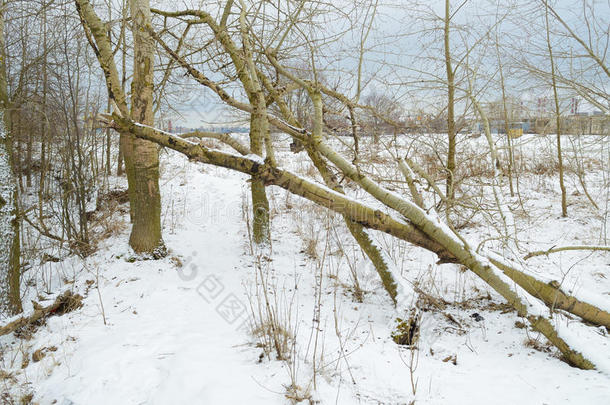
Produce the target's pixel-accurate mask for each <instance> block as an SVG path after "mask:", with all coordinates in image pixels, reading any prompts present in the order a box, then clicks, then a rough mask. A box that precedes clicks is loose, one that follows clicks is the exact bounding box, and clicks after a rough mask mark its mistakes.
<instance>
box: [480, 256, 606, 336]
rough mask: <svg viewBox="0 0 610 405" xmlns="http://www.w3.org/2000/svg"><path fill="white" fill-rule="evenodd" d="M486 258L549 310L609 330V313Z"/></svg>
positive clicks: (502, 262)
mask: <svg viewBox="0 0 610 405" xmlns="http://www.w3.org/2000/svg"><path fill="white" fill-rule="evenodd" d="M487 258H488V259H489V261H490V262H492V263H493V265H494V266H496V267H497V268H499V269H500V270H502V272H504V274H506V275H507V276H508V277H510V279H511V280H513V281H514V282H515V283H517V284H518V285H519V286H520V287H521V288H523V289H524V290H525V291H527V292H528V293H529V294H531V295H533V296H534V297H537V298H539V299H541V300H542V301H543V302H544V303H545V304H546V305H547V306H548V307H549V308H551V309H561V310H564V311H566V312H569V313H571V314H574V315H577V316H579V317H581V318H582V319H584V320H585V321H587V322H590V323H593V324H595V325H599V326H605V327H606V328H608V329H610V313H608V312H606V311H604V310H603V309H600V308H598V307H596V306H594V305H591V304H589V303H587V302H583V301H580V300H579V299H577V298H575V297H572V296H570V295H568V294H566V293H565V292H563V291H562V290H561V288H560V286H559V285H558V283H557V284H555V283H553V282H550V283H545V282H543V281H540V280H538V279H536V278H535V277H533V276H531V275H529V274H526V273H524V272H522V271H520V270H517V269H516V268H515V267H514V266H512V265H510V264H509V263H507V262H506V260H503V259H501V258H499V257H496V256H495V255H492V254H488V255H487Z"/></svg>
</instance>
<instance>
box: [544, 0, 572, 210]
mask: <svg viewBox="0 0 610 405" xmlns="http://www.w3.org/2000/svg"><path fill="white" fill-rule="evenodd" d="M545 4H546V3H545ZM544 16H545V21H546V44H547V47H548V51H549V59H550V62H551V84H552V87H553V100H554V102H555V122H556V125H557V163H558V166H559V189H560V190H561V216H562V217H567V216H568V203H567V191H566V186H565V184H564V181H563V156H562V153H561V109H560V107H559V95H558V94H557V77H556V76H555V58H554V57H553V46H552V45H551V34H550V31H551V28H550V27H549V9H548V7H546V8H545V14H544Z"/></svg>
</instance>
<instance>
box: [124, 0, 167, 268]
mask: <svg viewBox="0 0 610 405" xmlns="http://www.w3.org/2000/svg"><path fill="white" fill-rule="evenodd" d="M131 17H132V21H133V36H134V73H133V82H132V85H131V116H132V118H133V119H134V120H135V121H136V122H139V123H140V124H144V125H151V126H152V125H154V113H153V67H154V46H155V44H154V40H153V39H152V38H151V37H150V35H149V34H148V32H147V30H146V29H145V28H144V27H145V26H147V25H150V21H151V16H150V2H149V0H131ZM121 144H122V146H123V156H124V158H125V167H126V168H127V180H128V182H129V189H130V205H131V213H132V220H133V226H132V229H131V236H130V238H129V244H130V245H131V247H132V248H133V250H134V251H135V252H136V253H143V254H149V255H152V256H153V257H160V256H164V254H165V247H164V243H163V239H162V238H161V194H160V192H159V151H158V148H157V145H156V144H154V143H152V142H149V141H146V140H143V139H137V138H135V137H133V135H127V134H123V135H122V141H121Z"/></svg>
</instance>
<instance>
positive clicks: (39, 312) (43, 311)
mask: <svg viewBox="0 0 610 405" xmlns="http://www.w3.org/2000/svg"><path fill="white" fill-rule="evenodd" d="M82 299H83V297H81V296H80V295H78V294H74V293H72V291H70V290H68V291H65V292H64V293H62V294H61V295H60V296H59V297H57V298H56V299H55V302H53V303H52V304H51V305H49V306H47V307H42V306H40V305H39V304H36V303H35V304H34V312H33V313H32V314H31V315H29V316H22V317H19V318H17V319H16V320H14V321H12V322H10V323H8V324H7V325H4V326H2V327H0V336H3V335H7V334H9V333H11V332H14V331H16V330H17V329H19V328H22V327H24V326H27V325H32V324H34V323H36V322H39V321H41V320H43V319H45V318H48V317H49V316H52V315H63V314H65V313H67V312H71V311H74V310H75V309H78V308H80V307H81V306H82V305H83V304H82V302H81V301H82Z"/></svg>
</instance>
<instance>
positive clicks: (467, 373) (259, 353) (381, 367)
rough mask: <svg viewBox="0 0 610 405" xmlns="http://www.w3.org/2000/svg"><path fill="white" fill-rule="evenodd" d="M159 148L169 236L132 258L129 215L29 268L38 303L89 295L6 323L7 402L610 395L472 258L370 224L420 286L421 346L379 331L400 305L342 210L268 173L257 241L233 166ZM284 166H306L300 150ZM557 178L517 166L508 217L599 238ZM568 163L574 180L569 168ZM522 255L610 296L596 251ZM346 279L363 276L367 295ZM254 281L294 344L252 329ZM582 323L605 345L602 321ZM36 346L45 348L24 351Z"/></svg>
mask: <svg viewBox="0 0 610 405" xmlns="http://www.w3.org/2000/svg"><path fill="white" fill-rule="evenodd" d="M477 141H478V140H477ZM523 142H529V143H525V144H524V145H525V146H522V149H523V150H524V152H523V153H524V154H525V153H527V151H528V150H529V149H528V148H529V147H530V146H531V142H536V140H533V141H530V140H528V139H527V138H523ZM527 145H530V146H527ZM606 148H607V146H606ZM539 151H540V146H536V151H533V150H530V152H529V154H528V156H529V157H528V159H529V158H533V157H534V156H539V157H541V152H539ZM549 153H552V150H551V151H550V152H549ZM299 156H300V155H299ZM602 156H603V151H602ZM541 159H542V157H541ZM162 162H163V172H162V196H163V207H164V209H163V214H162V215H163V216H162V220H163V225H164V239H165V242H166V244H167V246H168V248H169V249H170V254H169V255H168V257H166V258H165V259H163V260H158V261H134V260H133V256H132V255H131V253H130V252H129V249H128V246H127V239H128V231H129V230H128V227H123V230H122V231H121V232H120V233H119V234H117V235H115V236H113V237H111V238H109V239H106V240H104V241H102V242H101V243H100V248H99V250H98V251H97V252H96V253H95V254H93V255H92V256H90V257H88V258H87V259H86V260H80V259H77V258H74V257H70V258H66V259H65V260H63V261H61V262H59V263H52V262H49V263H45V264H44V265H42V266H39V267H35V268H33V269H32V270H30V271H29V273H28V274H27V276H26V278H27V279H28V280H30V281H29V283H27V284H28V285H30V287H28V289H27V291H26V294H27V295H28V298H31V299H36V300H37V301H39V302H41V304H43V305H48V304H49V303H50V302H52V300H53V299H54V298H55V296H57V295H58V294H59V293H61V292H62V291H64V290H66V289H72V290H74V291H75V292H78V293H80V294H82V295H83V296H84V297H85V298H84V301H83V302H84V306H83V308H81V309H79V310H77V311H75V312H71V313H68V314H65V315H63V316H56V317H51V318H49V319H48V320H47V322H46V324H45V325H43V326H41V327H40V328H39V329H38V331H37V332H36V333H35V334H34V335H33V336H32V338H31V339H19V338H16V337H14V336H12V335H11V336H4V337H2V338H1V339H0V345H1V347H2V359H1V360H2V361H1V363H0V366H1V369H2V377H3V378H2V380H3V391H4V396H3V397H4V398H5V399H6V401H7V403H11V402H10V399H9V398H19V397H20V396H25V395H27V394H29V393H31V394H33V402H34V403H39V404H75V405H95V404H104V405H105V404H126V405H127V404H244V403H248V404H285V403H291V401H296V400H299V399H303V400H304V402H303V403H308V401H310V402H311V403H321V404H409V403H412V401H414V400H415V403H417V404H462V403H470V404H488V403H494V404H514V403H520V404H523V405H525V404H607V403H610V375H608V374H606V373H604V372H600V371H583V370H579V369H575V368H572V367H570V366H569V365H567V364H566V363H564V362H562V361H561V360H560V359H559V358H558V356H557V354H556V351H555V350H553V349H552V348H549V347H548V346H547V345H546V343H545V340H544V338H542V337H540V336H539V335H538V334H537V333H536V332H533V331H532V330H530V329H529V328H528V327H523V325H522V324H520V319H519V318H518V317H517V315H516V313H515V312H514V311H512V310H510V308H509V307H507V306H506V305H505V304H504V302H503V301H502V299H500V298H499V297H498V296H497V295H496V294H494V293H493V292H491V291H490V289H489V288H488V287H486V285H485V284H484V283H482V282H481V281H480V280H478V279H477V278H476V277H475V276H474V275H472V274H470V273H469V272H464V271H462V270H460V269H459V268H458V266H454V265H441V266H439V265H436V264H435V261H436V260H435V257H433V255H431V254H429V253H428V252H425V251H422V250H421V249H416V248H413V247H409V246H407V245H405V244H403V243H399V242H397V241H395V240H393V239H390V238H388V237H384V236H383V235H380V234H375V235H374V236H375V237H376V238H377V240H378V241H379V242H380V244H381V245H382V246H384V247H385V249H386V251H387V253H388V254H389V256H391V257H392V258H393V259H394V260H395V262H396V263H395V264H396V266H397V268H398V269H399V270H400V271H401V273H402V274H403V275H404V277H405V280H408V281H409V282H411V283H416V284H417V286H418V288H419V289H420V290H421V291H422V292H423V293H424V294H422V296H423V297H424V300H423V301H425V302H420V303H419V305H420V307H421V308H423V309H424V310H423V312H422V318H421V321H420V330H421V336H420V339H419V344H418V347H417V348H416V349H409V348H405V347H401V346H398V345H396V344H395V343H394V342H393V340H392V338H391V333H392V331H393V330H394V329H395V327H396V320H395V319H396V318H397V317H404V316H405V313H404V312H401V311H400V310H394V309H393V307H392V304H391V300H390V299H389V298H388V297H387V294H386V293H385V291H384V290H383V288H382V287H381V284H380V282H379V281H378V277H377V275H376V274H375V273H374V270H373V269H372V268H371V267H370V266H369V265H368V264H367V263H366V261H365V260H363V258H362V256H361V254H360V253H358V252H357V251H356V249H355V247H354V243H353V241H352V240H350V239H349V237H348V236H347V234H346V232H345V231H344V230H343V228H344V227H343V226H342V225H341V221H340V218H337V217H336V216H334V215H330V214H328V213H327V212H325V211H324V210H323V209H320V208H319V207H314V206H312V205H311V204H310V203H308V202H305V201H303V200H301V199H299V198H298V197H295V196H290V195H288V194H286V192H285V191H283V190H278V189H274V190H273V192H272V193H270V194H271V195H270V200H271V205H272V217H273V229H272V238H273V246H272V250H271V253H269V252H257V251H256V250H255V249H254V248H253V246H252V244H251V243H249V237H248V230H247V225H246V224H247V218H246V216H247V212H248V209H247V205H248V202H247V201H248V200H247V196H248V183H247V182H246V180H247V178H246V177H245V176H243V175H240V174H236V173H233V172H230V171H227V170H224V169H220V168H214V167H209V166H202V165H199V164H194V163H190V162H188V161H187V160H186V159H183V158H182V157H181V156H178V155H177V154H175V153H173V152H167V153H164V154H163V156H162ZM528 162H529V160H528ZM605 164H606V165H607V164H608V163H607V162H606V163H605ZM293 168H294V169H295V170H302V171H307V167H306V165H305V163H304V159H303V158H302V157H299V158H297V159H296V161H295V162H294V163H293ZM606 170H607V169H606ZM602 177H603V173H602V171H599V170H594V171H592V172H591V176H590V177H587V181H589V182H590V187H591V189H592V192H593V193H597V194H595V196H599V195H603V192H604V191H605V192H606V193H607V190H604V189H603V188H600V187H599V185H600V184H603V183H604V181H607V179H603V178H602ZM554 180H555V179H554V178H553V177H549V176H547V177H545V176H538V177H532V178H529V179H523V181H522V184H521V187H522V189H521V193H522V195H524V196H526V198H524V200H523V201H522V203H523V204H524V205H525V206H526V208H527V210H528V211H530V217H529V218H526V219H521V218H517V221H518V223H519V229H518V230H517V233H518V234H519V236H520V240H521V241H522V244H523V245H524V249H525V250H529V251H532V250H539V249H548V248H549V247H551V246H553V245H566V244H583V243H590V244H600V238H602V237H603V232H604V229H605V228H604V227H606V226H607V223H606V224H604V221H608V218H607V214H606V217H605V218H601V219H600V218H599V217H598V214H597V213H595V212H593V211H592V210H591V208H590V204H588V203H587V200H586V198H585V196H584V195H583V194H582V191H581V193H580V194H578V195H571V196H570V202H571V206H570V207H571V208H570V209H571V215H570V217H569V218H567V219H563V218H561V217H560V216H559V214H558V213H559V211H558V207H559V206H558V201H559V196H558V194H557V191H556V189H557V187H556V186H555V183H553V181H554ZM571 181H573V183H569V187H571V186H574V187H573V188H571V190H572V191H573V190H575V189H576V188H577V183H576V182H575V181H574V180H573V179H572V180H571ZM117 183H118V185H120V180H117ZM123 187H124V185H123ZM596 187H597V188H596ZM598 201H599V199H598ZM602 202H603V199H602ZM512 203H514V204H515V205H516V204H517V203H518V202H517V200H516V199H515V200H511V204H512ZM604 209H606V210H607V208H604ZM600 211H601V210H600ZM114 220H115V221H117V223H120V222H121V221H124V222H125V221H127V218H126V215H125V214H123V215H122V217H120V216H118V215H117V217H116V218H115V219H114ZM488 231H489V232H492V231H491V230H488ZM468 232H470V233H472V234H473V235H470V236H472V237H475V236H476V238H477V239H482V238H483V236H484V235H485V232H486V230H485V226H484V225H479V226H478V227H474V228H473V229H471V230H468ZM527 263H528V265H529V268H530V269H535V271H536V273H537V275H538V276H540V277H548V278H553V279H560V280H561V281H562V283H563V284H562V285H563V286H565V287H566V288H568V289H569V290H570V291H579V292H581V293H582V294H585V293H586V294H589V295H590V296H591V297H593V298H592V299H595V300H597V301H599V302H602V303H604V304H605V305H606V306H608V301H610V256H609V255H608V254H607V253H599V252H598V253H591V252H584V253H583V252H565V253H561V254H556V255H551V256H549V257H545V256H541V257H537V258H533V259H530V260H528V262H527ZM355 279H356V280H357V284H358V285H359V287H360V289H361V290H362V291H363V292H364V293H363V296H362V299H361V301H362V302H359V299H358V296H357V294H355V292H356V291H357V288H356V287H355V284H356V283H355V281H354V280H355ZM265 293H266V294H265ZM265 297H267V299H268V302H269V303H270V304H271V306H272V307H273V308H272V313H273V314H274V316H275V319H276V324H278V325H281V326H282V328H283V330H282V331H281V333H280V334H281V335H282V336H285V342H286V346H285V347H284V349H285V352H284V354H285V356H284V357H285V358H290V360H282V359H278V358H277V357H278V356H277V355H276V353H277V351H276V350H275V349H274V348H271V350H265V349H266V348H265V347H261V346H262V344H261V343H264V336H263V335H264V333H263V331H264V330H261V328H259V330H257V331H255V333H254V334H252V331H251V327H250V326H251V322H249V319H251V318H252V315H253V313H254V318H257V317H259V318H257V319H258V321H261V318H260V316H261V314H263V315H262V317H263V319H262V322H263V323H264V322H265V320H267V321H268V319H267V318H265V314H266V312H265ZM42 299H45V301H42ZM26 301H27V302H29V299H28V300H26ZM27 307H28V305H27V304H26V312H27V311H30V310H31V305H30V307H29V308H27ZM261 308H262V309H261ZM475 314H478V316H477V315H475ZM588 329H591V328H588ZM593 333H598V335H599V336H597V340H598V343H599V342H601V345H602V346H601V347H602V348H604V349H605V350H606V353H610V339H609V338H608V337H607V336H606V333H607V331H604V330H601V329H600V330H598V331H597V332H593ZM39 350H40V351H41V352H43V353H45V355H44V357H42V358H41V359H39V361H34V360H32V355H33V354H34V353H35V352H36V351H39ZM38 353H40V352H38ZM604 355H605V354H604Z"/></svg>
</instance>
